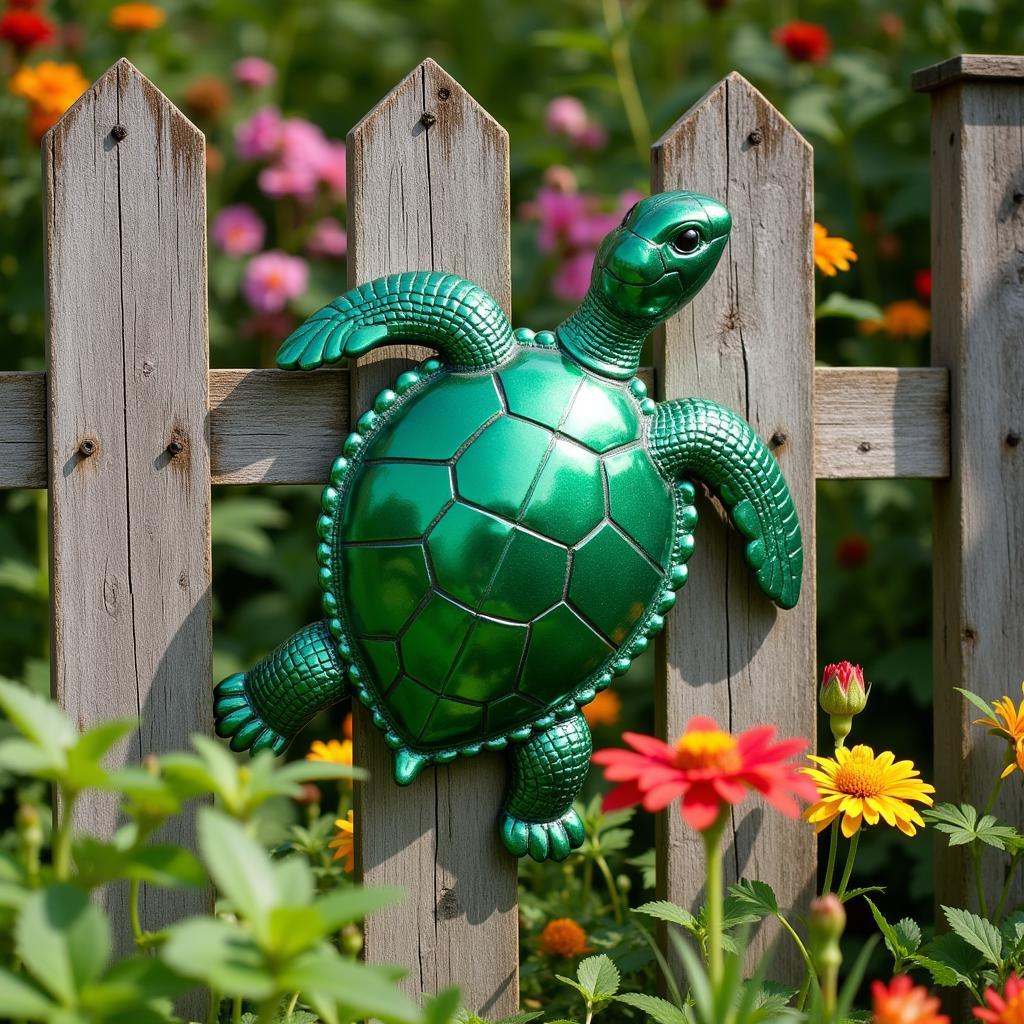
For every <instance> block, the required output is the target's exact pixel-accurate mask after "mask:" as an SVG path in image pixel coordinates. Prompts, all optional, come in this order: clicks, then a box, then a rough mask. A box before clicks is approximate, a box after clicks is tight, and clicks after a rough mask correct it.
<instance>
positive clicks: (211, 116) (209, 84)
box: [182, 75, 231, 121]
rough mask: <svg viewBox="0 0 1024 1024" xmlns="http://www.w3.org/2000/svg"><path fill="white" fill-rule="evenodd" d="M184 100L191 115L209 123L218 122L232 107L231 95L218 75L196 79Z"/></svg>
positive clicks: (186, 90) (187, 90)
mask: <svg viewBox="0 0 1024 1024" xmlns="http://www.w3.org/2000/svg"><path fill="white" fill-rule="evenodd" d="M182 99H183V100H184V101H185V106H186V107H187V108H188V111H189V113H190V114H195V116H196V117H200V118H205V119H206V120H208V121H216V120H217V119H218V118H220V117H222V116H223V115H224V113H225V112H226V111H227V109H228V107H230V106H231V93H230V92H229V91H228V87H227V86H226V85H225V84H224V83H223V82H222V81H221V80H220V79H219V78H218V77H217V76H216V75H200V76H199V78H194V79H193V80H192V81H191V82H190V83H189V85H188V88H186V89H185V93H184V96H183V97H182Z"/></svg>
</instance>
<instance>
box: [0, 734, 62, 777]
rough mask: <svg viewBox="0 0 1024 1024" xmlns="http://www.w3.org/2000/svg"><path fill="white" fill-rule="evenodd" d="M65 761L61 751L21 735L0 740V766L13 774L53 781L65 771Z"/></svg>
mask: <svg viewBox="0 0 1024 1024" xmlns="http://www.w3.org/2000/svg"><path fill="white" fill-rule="evenodd" d="M65 763H66V762H65V760H64V757H63V755H62V754H61V753H60V751H58V750H52V751H51V750H47V749H45V748H43V747H39V746H37V745H36V744H35V743H33V742H32V741H31V740H26V739H22V738H21V737H20V736H18V737H12V738H11V739H9V740H4V741H3V742H0V768H3V769H5V770H6V771H9V772H11V773H12V774H13V775H32V776H35V777H36V778H38V779H46V780H48V781H52V780H53V779H55V778H57V777H58V776H59V775H60V774H61V773H62V772H63V770H64V766H65Z"/></svg>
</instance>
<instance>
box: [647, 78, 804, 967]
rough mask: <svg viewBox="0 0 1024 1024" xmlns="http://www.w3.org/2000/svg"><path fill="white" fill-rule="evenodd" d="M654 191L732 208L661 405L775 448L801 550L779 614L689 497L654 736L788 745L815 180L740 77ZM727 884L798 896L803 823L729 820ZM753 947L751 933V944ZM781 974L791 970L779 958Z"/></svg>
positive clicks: (689, 133) (732, 544)
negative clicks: (709, 413) (748, 733)
mask: <svg viewBox="0 0 1024 1024" xmlns="http://www.w3.org/2000/svg"><path fill="white" fill-rule="evenodd" d="M652 181H653V186H652V187H653V189H654V190H655V191H660V190H664V189H693V190H695V191H698V192H704V193H707V194H708V195H711V196H714V197H715V198H716V199H720V200H722V201H723V202H724V203H725V204H726V205H727V206H728V207H729V209H730V210H731V211H732V215H733V229H732V236H731V240H730V242H729V245H728V248H727V249H726V252H725V256H724V258H723V259H722V262H721V264H720V266H719V268H718V270H717V271H716V273H715V274H714V275H713V276H712V278H711V280H710V281H709V283H708V284H707V285H705V287H704V289H703V290H702V291H701V293H700V294H699V295H698V296H697V298H696V299H695V300H694V301H693V303H691V305H690V306H688V307H687V308H686V309H685V310H684V311H683V312H682V313H680V314H679V315H677V316H676V317H674V318H673V319H672V320H671V321H669V323H667V324H666V326H665V331H664V340H663V344H660V345H656V346H655V350H656V356H655V358H656V362H657V363H658V366H659V374H658V381H659V387H660V389H661V397H665V398H672V397H678V396H681V395H699V396H702V397H705V398H711V399H714V400H715V401H719V402H722V403H723V404H724V405H727V406H730V407H731V408H733V409H736V410H737V411H739V412H740V413H741V414H742V415H743V416H745V417H746V418H747V419H748V420H749V421H750V422H751V423H752V424H753V426H754V428H755V429H756V430H757V431H758V433H759V434H760V435H761V437H762V438H763V439H764V440H765V441H766V442H768V443H769V444H770V445H771V447H772V448H773V449H774V451H775V454H776V456H777V457H778V459H779V463H780V464H781V466H782V470H783V472H784V473H785V475H786V480H787V481H788V483H789V486H790V488H791V490H792V493H793V498H794V500H795V502H796V507H797V511H798V513H799V516H800V525H801V528H802V530H803V542H804V580H803V591H802V594H801V597H800V604H799V605H798V606H797V607H796V608H795V609H793V610H792V611H787V612H777V611H776V610H775V608H774V606H773V605H772V604H771V603H770V602H769V601H768V600H767V598H765V597H764V596H763V595H762V594H761V593H760V591H759V590H758V588H757V584H756V581H755V580H754V578H753V576H752V574H751V573H750V572H749V570H748V569H747V566H746V564H745V563H744V560H743V554H742V550H741V541H740V539H739V538H738V537H737V536H735V535H734V534H733V533H732V532H730V531H729V530H727V529H726V527H725V526H724V523H723V521H722V517H721V510H720V509H719V508H717V507H713V506H712V505H711V504H710V503H709V502H708V501H707V500H704V501H703V502H700V503H699V505H700V515H701V520H702V521H701V524H700V526H699V527H698V530H697V549H696V553H695V554H694V556H693V560H692V562H691V564H690V576H689V582H688V583H687V585H686V588H685V590H684V591H683V592H682V594H681V595H680V600H679V602H678V604H677V605H676V607H675V608H674V609H673V610H672V613H671V615H670V616H669V619H668V623H667V627H666V634H665V643H664V649H665V654H666V664H665V670H664V672H663V678H662V681H661V683H660V685H659V687H658V705H657V713H658V729H659V732H660V734H661V735H665V736H668V737H669V738H673V737H675V736H677V735H678V734H679V733H681V732H682V731H683V728H684V727H685V725H686V722H687V720H688V719H689V718H690V717H691V716H692V715H695V714H705V715H711V716H712V717H714V718H715V719H717V720H718V722H719V723H720V724H721V725H722V726H724V727H726V728H729V729H731V730H732V731H733V732H739V731H741V730H743V729H747V728H749V727H750V726H752V725H754V724H757V723H761V722H771V723H772V724H774V725H776V726H777V727H778V729H779V732H780V734H782V735H784V736H806V737H808V738H809V739H810V740H811V741H812V743H813V740H814V733H815V709H816V688H815V674H816V670H815V584H814V436H813V426H814V418H813V409H814V401H813V397H814V396H813V384H814V277H813V266H812V261H811V251H812V248H811V247H812V224H813V220H814V215H813V203H814V185H813V167H812V162H811V147H810V146H809V145H808V144H807V143H806V142H805V141H804V139H803V138H802V137H801V136H800V135H799V133H798V132H797V131H796V130H795V129H794V128H793V127H792V126H791V125H790V124H789V123H788V122H787V121H786V120H785V119H784V118H783V117H782V116H781V114H779V112H778V111H777V110H776V109H775V108H774V107H772V106H771V104H770V103H768V101H767V100H766V99H765V98H764V97H763V96H762V95H761V94H760V93H759V92H758V91H757V90H756V89H754V87H753V86H751V85H750V83H749V82H747V81H746V80H745V79H744V78H742V77H741V76H740V75H738V74H736V73H733V74H730V75H729V76H728V77H727V78H725V79H723V80H722V81H721V82H719V83H718V85H716V86H715V87H714V88H713V89H711V91H710V92H708V93H707V94H706V95H705V96H704V97H703V98H702V99H701V100H700V101H699V102H698V103H697V104H696V105H695V106H694V107H692V108H691V109H690V110H689V111H688V112H687V113H686V114H684V115H683V117H682V118H681V119H680V120H679V121H678V122H676V124H674V125H673V126H672V127H671V128H670V129H669V130H668V131H667V132H666V133H665V134H664V135H663V136H662V137H661V138H660V139H659V140H658V142H657V143H655V145H654V149H653V164H652ZM658 838H659V841H658V884H659V888H660V890H661V895H662V896H663V897H664V898H667V899H671V900H673V901H675V902H677V903H682V904H684V905H692V904H694V903H695V902H698V901H699V900H702V899H703V893H702V892H701V891H700V884H701V879H703V877H704V872H703V858H702V845H701V842H700V839H699V838H698V836H697V835H696V833H694V832H693V831H692V830H691V829H690V828H688V827H687V826H686V825H684V824H683V822H682V821H681V820H680V819H679V816H678V814H676V813H674V812H673V813H669V814H666V815H663V816H662V818H661V821H660V826H659V837H658ZM727 842H728V848H727V851H726V874H727V880H729V881H732V880H734V879H736V878H737V877H741V876H745V877H748V878H758V879H761V880H763V881H765V882H768V883H769V884H771V885H772V886H773V888H774V889H775V891H776V893H777V894H778V897H779V903H780V905H781V906H786V907H788V906H791V905H793V904H800V903H802V902H804V901H805V900H806V899H807V897H808V896H809V895H810V894H811V892H812V890H813V887H814V881H815V851H816V843H815V839H814V836H813V834H812V832H811V830H810V829H809V828H808V826H807V824H806V823H805V822H800V821H790V820H789V819H786V818H783V817H782V816H781V815H778V814H775V813H768V814H765V813H764V812H763V809H762V808H761V807H759V806H751V805H749V804H748V805H744V807H743V808H742V809H741V810H739V811H737V812H734V813H733V820H732V824H731V827H730V829H729V831H728V833H727ZM762 942H763V939H762ZM779 958H780V961H782V962H777V965H776V966H777V969H778V971H779V973H780V975H782V976H787V975H794V976H795V975H796V974H797V973H798V971H799V970H800V969H801V965H800V964H799V962H798V959H797V958H796V957H795V955H794V954H793V951H792V950H791V949H790V948H789V947H788V946H784V947H782V948H781V949H780V951H779Z"/></svg>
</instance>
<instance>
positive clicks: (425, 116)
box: [420, 110, 437, 128]
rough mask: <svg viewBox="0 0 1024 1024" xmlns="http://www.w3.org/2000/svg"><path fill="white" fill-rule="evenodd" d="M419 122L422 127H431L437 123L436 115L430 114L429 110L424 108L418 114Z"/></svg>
mask: <svg viewBox="0 0 1024 1024" xmlns="http://www.w3.org/2000/svg"><path fill="white" fill-rule="evenodd" d="M420 124H421V125H423V127H424V128H432V127H433V126H434V125H435V124H437V115H436V114H432V113H431V112H430V111H429V110H424V111H423V113H422V114H420Z"/></svg>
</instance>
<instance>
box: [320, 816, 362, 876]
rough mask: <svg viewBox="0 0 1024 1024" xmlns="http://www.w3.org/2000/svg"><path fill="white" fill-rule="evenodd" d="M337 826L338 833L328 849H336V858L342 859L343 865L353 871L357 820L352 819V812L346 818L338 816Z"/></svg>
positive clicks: (335, 824) (347, 869) (335, 825)
mask: <svg viewBox="0 0 1024 1024" xmlns="http://www.w3.org/2000/svg"><path fill="white" fill-rule="evenodd" d="M334 827H335V828H337V830H338V833H337V835H336V836H335V837H334V838H333V839H332V840H331V841H330V842H329V843H328V844H327V847H328V849H331V850H333V851H334V859H335V860H342V859H344V863H343V864H342V867H343V868H344V869H345V870H346V871H351V870H352V869H353V868H354V867H355V866H356V832H355V822H354V821H353V820H352V812H351V811H349V812H348V815H347V816H346V817H344V818H338V819H337V820H336V821H335V822H334Z"/></svg>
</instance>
